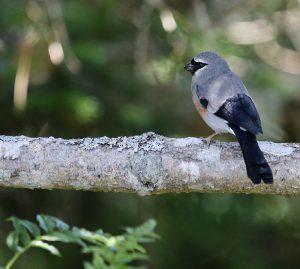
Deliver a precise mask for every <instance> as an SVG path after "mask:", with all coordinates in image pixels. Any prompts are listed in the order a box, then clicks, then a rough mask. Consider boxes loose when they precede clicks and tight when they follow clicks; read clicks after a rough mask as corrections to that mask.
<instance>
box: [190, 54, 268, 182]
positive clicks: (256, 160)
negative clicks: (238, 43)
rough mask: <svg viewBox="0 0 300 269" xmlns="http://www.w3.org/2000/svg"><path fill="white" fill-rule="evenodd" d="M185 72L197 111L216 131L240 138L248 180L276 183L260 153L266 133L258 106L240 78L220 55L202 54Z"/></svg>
mask: <svg viewBox="0 0 300 269" xmlns="http://www.w3.org/2000/svg"><path fill="white" fill-rule="evenodd" d="M184 68H185V69H186V70H187V71H189V72H190V73H191V74H192V75H193V77H192V84H191V91H192V99H193V102H194V105H195V107H196V110H197V111H198V112H199V114H200V116H201V117H202V119H203V120H204V122H205V123H206V124H207V125H208V126H209V127H210V128H211V129H212V130H213V131H214V133H213V134H212V135H210V136H209V137H207V138H206V142H207V143H208V145H209V144H210V141H211V139H212V138H213V137H214V136H215V135H217V134H221V133H230V134H233V135H235V136H236V138H237V140H238V142H239V145H240V147H241V150H242V154H243V158H244V161H245V164H246V171H247V175H248V177H249V178H250V179H251V181H252V182H253V183H254V184H260V183H261V182H262V181H263V182H264V183H265V184H271V183H273V174H272V170H271V168H270V166H269V164H268V162H267V161H266V159H265V157H264V154H263V152H262V151H261V150H260V148H259V145H258V143H257V139H256V136H257V135H258V134H259V133H263V131H262V127H261V120H260V117H259V114H258V112H257V109H256V107H255V104H254V102H253V100H252V98H251V97H250V95H249V93H248V90H247V89H246V87H245V85H244V84H243V82H242V81H241V80H240V78H239V77H238V76H237V75H235V74H234V72H233V71H231V69H230V67H229V65H228V63H227V62H226V61H225V60H224V59H223V58H222V57H221V56H219V55H218V54H216V53H214V52H210V51H206V52H201V53H199V54H198V55H196V56H195V57H194V58H192V59H191V61H190V62H188V63H187V64H186V65H185V66H184Z"/></svg>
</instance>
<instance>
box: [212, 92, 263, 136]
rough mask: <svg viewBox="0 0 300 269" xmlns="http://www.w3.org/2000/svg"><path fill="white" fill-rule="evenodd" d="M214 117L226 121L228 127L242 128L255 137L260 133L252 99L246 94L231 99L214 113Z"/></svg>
mask: <svg viewBox="0 0 300 269" xmlns="http://www.w3.org/2000/svg"><path fill="white" fill-rule="evenodd" d="M215 115H216V116H218V117H220V118H222V119H224V120H226V121H228V123H229V126H230V125H232V124H233V125H235V126H237V127H242V128H244V129H246V130H247V131H248V132H250V133H252V134H254V135H257V134H258V133H262V128H261V122H260V118H259V115H258V112H257V110H256V107H255V105H254V103H253V101H252V99H251V98H250V97H249V96H248V95H246V94H238V95H237V96H234V97H231V98H229V99H227V100H226V102H225V103H224V104H223V105H222V106H221V107H220V108H219V110H218V111H217V112H216V113H215Z"/></svg>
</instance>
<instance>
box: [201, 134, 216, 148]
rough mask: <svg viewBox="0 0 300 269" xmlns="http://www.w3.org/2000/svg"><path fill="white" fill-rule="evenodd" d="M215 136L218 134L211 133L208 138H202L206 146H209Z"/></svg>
mask: <svg viewBox="0 0 300 269" xmlns="http://www.w3.org/2000/svg"><path fill="white" fill-rule="evenodd" d="M217 134H218V133H213V134H211V135H210V136H208V137H206V138H204V140H205V142H206V144H207V146H210V143H211V139H212V138H213V137H214V136H215V135H217Z"/></svg>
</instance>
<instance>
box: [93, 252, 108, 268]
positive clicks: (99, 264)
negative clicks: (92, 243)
mask: <svg viewBox="0 0 300 269" xmlns="http://www.w3.org/2000/svg"><path fill="white" fill-rule="evenodd" d="M93 266H94V267H95V269H106V268H108V266H106V264H105V262H104V260H103V259H102V258H101V256H100V255H97V254H94V255H93Z"/></svg>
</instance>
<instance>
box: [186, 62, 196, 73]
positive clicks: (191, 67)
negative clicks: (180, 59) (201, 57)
mask: <svg viewBox="0 0 300 269" xmlns="http://www.w3.org/2000/svg"><path fill="white" fill-rule="evenodd" d="M184 69H185V70H187V71H189V72H190V73H192V74H194V73H195V66H194V65H192V64H191V63H187V64H186V65H185V66H184Z"/></svg>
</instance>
